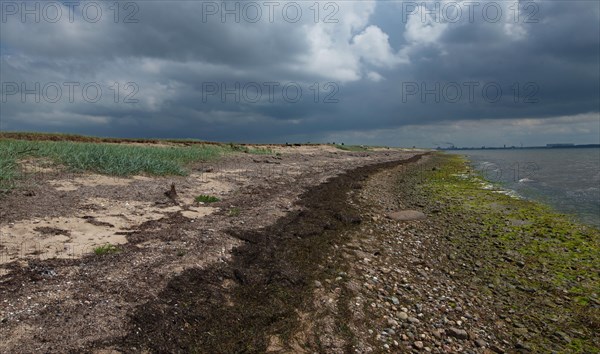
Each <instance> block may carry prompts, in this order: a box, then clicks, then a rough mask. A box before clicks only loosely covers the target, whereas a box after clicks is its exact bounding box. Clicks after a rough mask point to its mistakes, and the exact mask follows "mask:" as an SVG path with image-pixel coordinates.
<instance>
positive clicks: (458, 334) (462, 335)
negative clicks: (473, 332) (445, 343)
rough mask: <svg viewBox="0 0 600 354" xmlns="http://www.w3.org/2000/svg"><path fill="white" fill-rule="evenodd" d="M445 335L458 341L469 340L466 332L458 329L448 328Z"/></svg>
mask: <svg viewBox="0 0 600 354" xmlns="http://www.w3.org/2000/svg"><path fill="white" fill-rule="evenodd" d="M446 333H448V335H449V336H451V337H454V338H458V339H467V338H469V334H468V333H467V331H465V330H464V329H458V328H455V327H450V328H449V329H448V330H447V331H446Z"/></svg>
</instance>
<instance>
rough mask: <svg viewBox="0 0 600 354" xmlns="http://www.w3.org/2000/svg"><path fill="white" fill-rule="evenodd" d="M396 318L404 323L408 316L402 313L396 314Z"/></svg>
mask: <svg viewBox="0 0 600 354" xmlns="http://www.w3.org/2000/svg"><path fill="white" fill-rule="evenodd" d="M398 318H399V319H401V320H402V321H406V320H407V319H408V314H407V313H406V312H404V311H402V312H400V313H399V314H398Z"/></svg>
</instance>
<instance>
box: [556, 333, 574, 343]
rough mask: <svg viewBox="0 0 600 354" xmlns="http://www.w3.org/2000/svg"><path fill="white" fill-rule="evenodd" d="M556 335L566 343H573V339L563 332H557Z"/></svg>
mask: <svg viewBox="0 0 600 354" xmlns="http://www.w3.org/2000/svg"><path fill="white" fill-rule="evenodd" d="M554 334H556V336H557V337H558V338H560V339H562V340H563V341H564V342H565V343H571V338H569V336H568V335H567V334H566V333H565V332H561V331H556V332H555V333H554Z"/></svg>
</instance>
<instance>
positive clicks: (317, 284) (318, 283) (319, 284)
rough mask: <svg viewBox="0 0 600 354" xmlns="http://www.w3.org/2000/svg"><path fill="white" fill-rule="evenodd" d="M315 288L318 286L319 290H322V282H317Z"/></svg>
mask: <svg viewBox="0 0 600 354" xmlns="http://www.w3.org/2000/svg"><path fill="white" fill-rule="evenodd" d="M315 286H316V287H317V288H322V287H323V284H321V282H320V281H318V280H315Z"/></svg>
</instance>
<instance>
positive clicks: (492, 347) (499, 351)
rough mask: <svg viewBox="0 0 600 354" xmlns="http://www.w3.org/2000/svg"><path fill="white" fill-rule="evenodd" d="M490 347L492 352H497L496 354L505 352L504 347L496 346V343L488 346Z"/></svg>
mask: <svg viewBox="0 0 600 354" xmlns="http://www.w3.org/2000/svg"><path fill="white" fill-rule="evenodd" d="M490 349H491V350H492V351H493V352H494V353H498V354H504V353H505V351H504V349H502V348H500V347H499V346H497V345H492V346H491V347H490Z"/></svg>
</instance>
